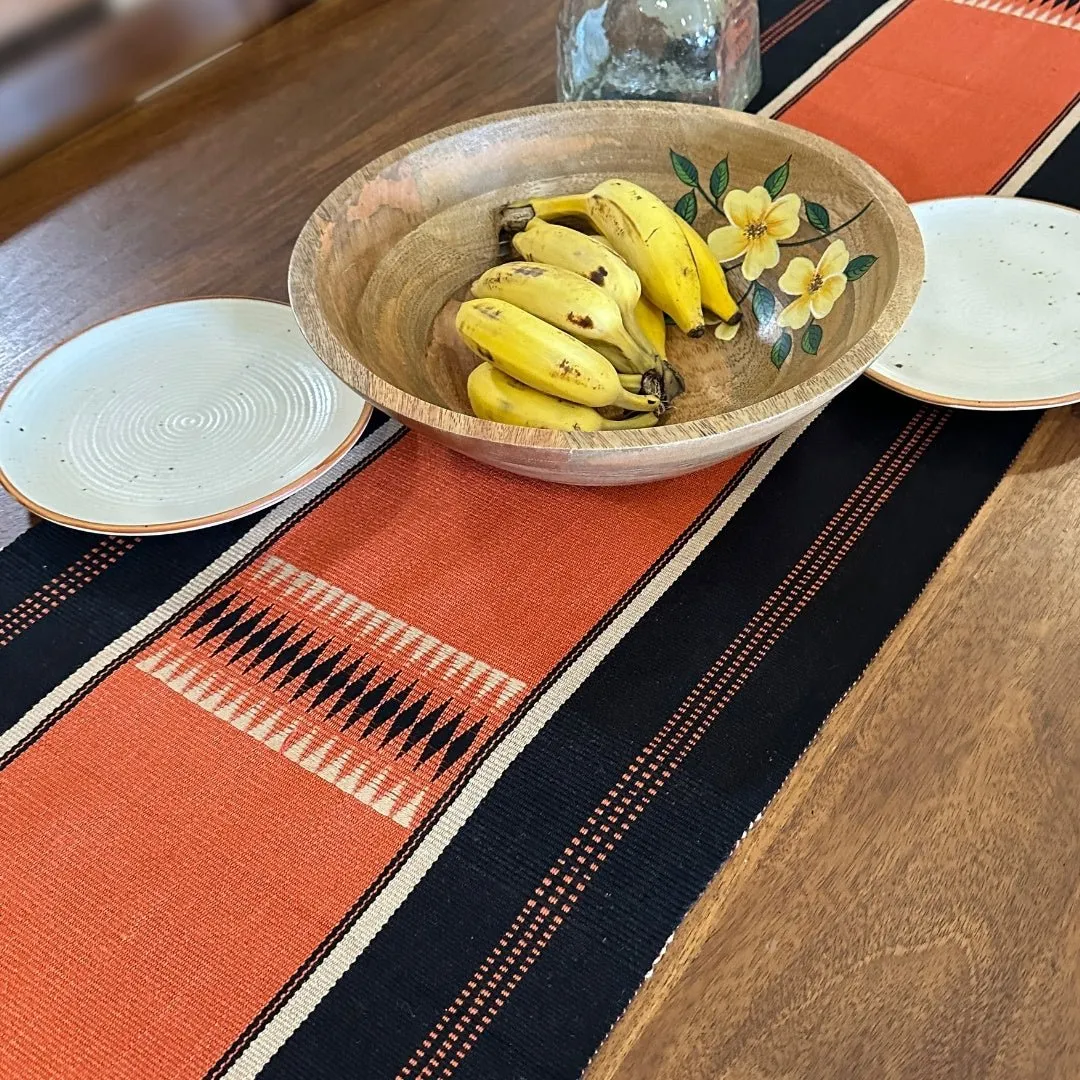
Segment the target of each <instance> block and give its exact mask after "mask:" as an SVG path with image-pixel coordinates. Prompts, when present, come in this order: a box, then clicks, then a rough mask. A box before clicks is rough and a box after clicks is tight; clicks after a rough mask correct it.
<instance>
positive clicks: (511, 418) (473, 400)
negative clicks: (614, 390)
mask: <svg viewBox="0 0 1080 1080" xmlns="http://www.w3.org/2000/svg"><path fill="white" fill-rule="evenodd" d="M468 389H469V402H470V404H471V405H472V407H473V412H474V413H476V415H477V416H479V417H480V418H481V419H483V420H494V421H496V422H497V423H500V424H516V425H518V426H519V427H538V428H553V429H555V430H556V431H615V430H618V429H620V428H647V427H653V426H654V425H655V424H657V423H658V422H659V418H658V417H657V415H656V414H655V413H641V414H640V415H638V416H632V417H631V418H630V419H629V420H607V419H605V418H604V417H603V416H601V415H600V414H599V413H598V412H597V411H596V410H595V409H590V408H589V407H588V406H586V405H575V404H573V403H572V402H569V401H560V400H559V399H558V398H555V397H551V395H549V394H542V393H541V392H540V391H539V390H534V389H533V388H532V387H531V386H526V385H525V384H524V383H521V382H518V380H517V379H513V378H511V377H510V376H509V375H505V374H504V373H503V372H501V371H500V370H499V369H498V368H497V367H495V365H494V364H492V363H490V362H485V363H483V364H481V365H480V366H479V367H476V368H473V370H472V373H471V374H470V375H469V385H468Z"/></svg>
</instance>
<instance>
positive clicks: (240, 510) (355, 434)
mask: <svg viewBox="0 0 1080 1080" xmlns="http://www.w3.org/2000/svg"><path fill="white" fill-rule="evenodd" d="M206 300H244V301H249V302H251V303H255V304H273V305H274V306H275V307H283V308H288V309H289V311H292V305H291V304H289V303H288V302H287V301H284V300H270V299H268V298H266V297H262V296H239V295H236V294H224V293H223V294H208V295H205V296H187V297H183V298H182V299H178V300H159V301H156V302H155V303H152V304H139V305H137V306H136V307H133V308H129V309H128V310H126V311H121V312H118V313H117V314H115V315H109V316H107V317H106V318H104V319H98V321H97V322H93V323H91V324H90V325H89V326H84V327H83V328H82V329H81V330H76V331H75V332H74V333H72V334H69V335H68V336H67V337H65V338H64V339H63V340H62V341H58V342H57V343H56V344H55V345H53V346H52V347H51V348H49V349H47V350H46V351H45V352H43V353H42V354H41V355H40V356H38V357H37V358H35V359H34V360H32V361H31V362H30V363H29V364H27V365H26V367H25V368H23V370H22V371H20V372H19V374H18V375H16V376H15V378H14V379H13V380H12V382H11V385H10V386H8V387H7V389H6V390H5V391H4V392H3V393H2V394H0V413H2V412H3V409H4V405H5V403H6V402H7V400H8V398H9V397H10V396H11V394H12V392H13V391H14V390H15V387H16V386H18V385H19V383H20V382H22V380H23V379H24V378H25V377H26V376H27V375H29V374H30V372H31V371H32V370H33V369H34V368H36V367H37V366H38V364H41V363H43V362H44V361H46V360H48V358H49V357H50V356H52V355H53V353H55V352H56V351H57V350H59V349H62V348H63V347H64V346H65V345H68V344H70V343H71V342H72V341H74V340H75V339H76V338H79V337H82V336H83V335H84V334H88V333H90V331H91V330H96V329H97V328H98V327H99V326H106V325H108V324H109V323H111V322H116V321H117V320H118V319H125V318H127V317H129V316H131V315H137V314H138V313H139V312H142V311H150V310H152V309H154V308H160V307H176V306H179V305H181V304H194V303H199V302H201V301H206ZM295 317H296V316H295V314H294V315H293V318H294V320H295ZM298 329H299V327H298ZM301 337H302V338H303V334H301ZM304 340H305V342H306V339H304ZM308 348H311V346H310V345H308ZM312 353H313V355H314V356H315V357H316V359H318V360H319V363H320V364H322V363H323V361H322V358H321V357H319V354H318V353H316V352H315V351H314V349H312ZM323 367H326V365H325V364H323ZM326 370H327V371H328V372H330V374H331V375H334V377H335V378H337V379H338V381H339V382H342V380H341V379H340V378H339V377H338V376H337V375H335V374H334V372H333V371H331V370H330V368H329V367H326ZM343 385H344V386H347V387H348V388H349V390H351V391H352V392H353V393H354V394H356V396H357V397H358V398H360V400H361V401H362V402H363V408H362V409H361V410H360V416H359V418H358V419H357V421H356V423H355V424H354V425H353V428H352V430H351V431H350V432H349V434H348V435H346V436H345V439H344V440H343V441H342V442H341V443H339V444H338V446H336V447H335V448H334V449H333V450H332V451H331V452H330V454H329V455H328V456H327V457H325V458H324V459H323V460H322V461H320V462H319V463H318V464H317V465H314V466H313V467H312V468H310V469H308V471H307V472H305V473H304V474H303V476H299V477H297V478H296V479H295V480H292V481H290V482H289V483H288V484H285V485H283V486H282V487H280V488H277V489H275V490H274V491H272V492H270V493H268V494H267V495H263V496H260V497H259V498H258V499H252V500H250V501H249V502H246V503H242V504H240V505H239V506H236V507H232V508H230V509H228V510H221V511H218V512H217V513H216V514H203V515H201V516H199V517H194V518H184V519H181V520H179V521H163V522H156V523H154V524H150V525H130V524H128V525H117V524H114V523H108V522H98V521H87V520H85V519H83V518H75V517H71V516H69V515H67V514H63V513H61V512H60V511H58V510H52V509H50V508H48V507H45V506H41V505H40V504H38V503H36V502H35V501H34V500H33V499H32V498H31V497H30V496H29V495H27V494H26V493H25V492H23V491H20V490H19V488H18V487H17V486H16V485H15V483H14V481H13V480H12V479H11V478H10V477H9V476H8V475H7V473H6V472H5V471H4V465H3V462H0V488H2V489H3V490H4V491H6V492H7V493H8V494H9V495H10V496H11V497H12V498H13V499H14V500H15V501H16V502H18V503H20V504H21V505H23V506H25V507H26V509H27V510H29V511H30V512H31V513H32V514H35V515H36V516H37V517H40V518H43V519H45V520H46V521H52V522H55V523H56V524H57V525H65V526H67V527H68V528H70V529H78V530H79V531H81V532H89V533H103V534H106V535H109V536H151V535H155V534H169V533H181V532H193V531H195V530H196V529H205V528H209V527H210V526H211V525H221V524H223V523H225V522H226V521H235V520H237V519H238V518H242V517H246V516H247V515H249V514H253V513H255V512H256V511H258V510H262V509H265V508H266V507H268V506H273V505H274V504H275V503H279V502H281V501H282V500H283V499H287V498H288V497H289V496H290V495H293V494H295V493H296V492H297V491H299V490H301V489H302V488H305V487H307V485H308V484H310V483H312V482H313V481H314V480H317V479H318V478H319V476H321V475H322V474H323V473H324V472H326V470H327V469H329V468H331V467H332V466H333V465H334V464H335V463H336V462H338V461H340V460H341V458H342V457H344V456H345V454H347V453H348V452H349V450H350V449H351V448H352V447H353V446H354V445H355V443H356V442H357V440H358V439H359V438H360V436H361V435H363V433H364V430H365V429H366V428H367V426H368V424H369V423H370V422H371V414H372V412H373V409H372V405H371V402H370V401H367V400H366V399H365V398H364V397H363V396H362V395H360V394H358V393H357V391H356V390H354V389H353V388H352V387H351V386H348V383H343Z"/></svg>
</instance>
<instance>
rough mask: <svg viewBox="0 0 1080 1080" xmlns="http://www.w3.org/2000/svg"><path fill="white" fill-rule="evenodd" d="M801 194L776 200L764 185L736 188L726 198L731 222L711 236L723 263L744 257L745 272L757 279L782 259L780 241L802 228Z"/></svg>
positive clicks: (712, 244) (725, 214) (746, 275)
mask: <svg viewBox="0 0 1080 1080" xmlns="http://www.w3.org/2000/svg"><path fill="white" fill-rule="evenodd" d="M801 207H802V200H801V199H800V198H799V196H798V195H792V194H788V195H781V196H780V198H778V199H775V200H774V199H773V198H772V197H771V196H770V195H769V192H768V191H767V190H766V189H765V188H763V187H760V186H759V187H755V188H751V189H750V190H749V191H740V190H739V189H738V188H733V189H732V190H731V191H729V192H728V193H727V195H726V196H725V197H724V217H726V218H727V219H728V221H729V222H730V224H729V225H724V226H722V227H721V228H719V229H717V230H715V231H714V232H713V233H711V234H710V235H709V247H710V248H711V249H712V252H713V254H714V255H715V256H716V257H717V259H719V261H720V262H729V261H730V260H732V259H738V258H741V259H742V261H743V262H742V275H743V277H744V278H746V280H747V281H756V280H757V279H758V278H759V277H761V275H762V273H763V272H764V271H766V270H771V269H772V268H773V267H774V266H776V264H777V263H778V262H779V261H780V248H779V247H778V245H777V241H778V240H787V239H789V238H790V237H792V236H794V235H795V234H796V233H797V232H798V231H799V210H800V208H801Z"/></svg>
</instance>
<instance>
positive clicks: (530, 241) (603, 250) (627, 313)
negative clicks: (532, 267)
mask: <svg viewBox="0 0 1080 1080" xmlns="http://www.w3.org/2000/svg"><path fill="white" fill-rule="evenodd" d="M512 243H513V246H514V250H515V251H516V252H517V253H518V254H519V255H520V256H521V257H522V258H523V259H528V260H529V261H530V262H538V263H548V264H549V265H551V266H559V267H561V268H562V269H563V270H570V271H572V272H573V273H575V274H580V275H581V276H582V277H584V278H588V279H589V281H591V282H592V283H593V284H594V285H596V286H598V287H599V288H601V289H603V290H604V292H606V293H608V294H609V295H610V296H611V298H612V299H613V300H614V301H615V303H616V304H618V305H619V311H620V312H621V314H622V322H623V326H624V327H625V329H626V331H627V333H628V334H629V335H630V338H631V340H632V341H633V343H634V345H635V346H637V348H635V349H634V350H633V351H631V352H627V353H626V356H627V359H628V360H630V361H631V363H632V364H633V367H632V369H631V370H633V371H641V372H642V373H643V374H644V372H645V371H647V370H648V369H649V368H650V367H657V366H658V364H657V358H656V356H655V355H653V354H654V353H655V351H656V350H655V349H654V348H653V347H652V345H651V343H650V341H649V339H648V337H647V335H646V334H644V333H643V332H642V328H641V327H639V326H638V324H637V321H636V318H635V312H636V310H637V306H638V304H639V303H640V301H641V279H640V278H639V277H638V276H637V274H635V273H634V271H633V270H631V269H630V267H629V266H627V265H626V263H624V262H623V261H622V259H621V258H620V257H619V256H618V255H617V254H615V252H614V250H613V249H612V248H611V246H610V245H609V244H608V242H607V241H606V240H605V239H604V238H603V237H599V236H586V235H585V234H584V233H579V232H578V231H577V230H576V229H568V228H566V226H564V225H552V224H551V223H550V222H547V221H545V220H544V219H543V218H542V217H534V218H533V219H532V220H531V221H530V222H529V224H528V225H527V226H526V227H525V231H524V232H520V233H517V234H516V235H515V236H514V237H513V240H512ZM646 360H647V361H648V362H647V364H646Z"/></svg>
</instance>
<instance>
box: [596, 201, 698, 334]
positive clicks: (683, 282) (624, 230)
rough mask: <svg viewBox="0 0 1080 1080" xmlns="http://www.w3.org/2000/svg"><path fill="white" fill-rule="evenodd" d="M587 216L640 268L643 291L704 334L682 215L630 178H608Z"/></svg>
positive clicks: (681, 323) (684, 326)
mask: <svg viewBox="0 0 1080 1080" xmlns="http://www.w3.org/2000/svg"><path fill="white" fill-rule="evenodd" d="M588 208H589V218H590V220H591V221H592V223H593V225H594V226H595V227H596V228H597V229H598V230H599V231H600V232H602V233H603V234H604V236H606V237H607V239H608V240H610V241H611V244H612V246H613V247H614V248H615V250H616V252H618V254H619V255H621V256H622V258H623V259H624V260H625V261H626V262H627V263H628V264H629V265H630V266H631V267H632V268H633V269H634V270H635V271H636V272H637V275H638V277H639V278H641V287H642V291H643V292H644V293H645V295H646V296H647V297H648V298H649V299H650V300H651V301H652V302H653V303H654V304H655V305H656V306H657V307H658V308H660V309H661V311H666V312H667V313H668V314H669V315H670V316H671V317H672V318H673V319H674V320H675V323H676V325H677V326H678V327H679V329H680V330H682V331H684V332H685V333H687V334H689V335H690V336H691V337H700V336H701V335H702V334H703V333H704V332H705V315H704V313H703V312H702V310H701V280H700V278H699V277H698V271H697V265H696V263H695V261H694V253H693V251H691V249H690V244H689V241H688V240H687V238H686V236H685V234H684V233H683V231H682V228H681V226H680V218H679V216H678V215H677V214H676V213H675V212H674V211H673V210H670V209H668V207H667V206H665V205H664V203H662V202H661V201H660V200H659V199H658V198H657V197H656V196H655V195H653V194H652V193H651V192H649V191H646V190H645V189H644V188H641V187H638V185H637V184H632V183H630V181H628V180H605V181H604V183H602V184H599V185H598V186H597V187H595V188H593V190H592V191H591V192H589V195H588Z"/></svg>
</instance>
